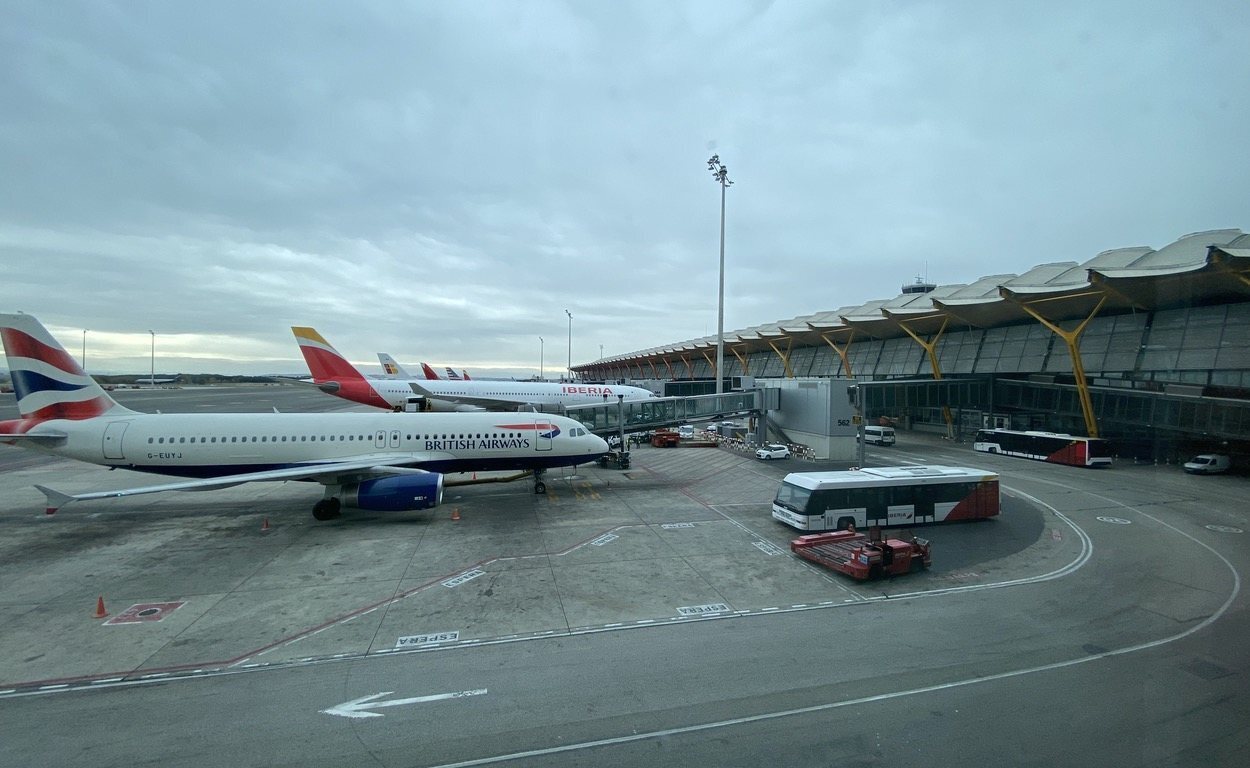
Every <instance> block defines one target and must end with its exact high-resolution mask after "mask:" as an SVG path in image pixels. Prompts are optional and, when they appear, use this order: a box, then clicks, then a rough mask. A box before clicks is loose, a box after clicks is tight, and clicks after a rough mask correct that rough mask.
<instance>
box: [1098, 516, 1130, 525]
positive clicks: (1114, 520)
mask: <svg viewBox="0 0 1250 768" xmlns="http://www.w3.org/2000/svg"><path fill="white" fill-rule="evenodd" d="M1098 519H1099V520H1101V521H1102V522H1104V523H1111V524H1112V525H1132V524H1133V521H1132V520H1125V519H1124V518H1122V517H1105V516H1103V517H1099V518H1098Z"/></svg>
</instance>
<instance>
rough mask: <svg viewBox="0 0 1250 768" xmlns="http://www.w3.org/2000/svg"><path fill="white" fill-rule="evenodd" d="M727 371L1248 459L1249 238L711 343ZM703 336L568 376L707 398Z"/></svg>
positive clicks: (930, 421) (1133, 253)
mask: <svg viewBox="0 0 1250 768" xmlns="http://www.w3.org/2000/svg"><path fill="white" fill-rule="evenodd" d="M724 347H725V353H724V360H725V371H724V377H725V378H726V379H729V378H730V377H733V376H753V377H759V378H798V379H802V378H809V377H822V378H828V377H846V378H849V379H855V380H857V381H859V382H860V383H861V384H862V385H863V387H862V389H863V396H864V416H865V418H866V419H867V420H869V422H870V423H871V422H874V421H876V420H880V419H885V420H889V421H892V422H893V423H895V424H896V426H898V427H899V428H901V429H917V430H928V431H938V432H943V433H946V434H948V435H949V436H950V437H952V438H954V439H971V436H972V433H974V432H975V430H977V429H979V428H982V427H993V426H998V427H1007V428H1012V429H1040V430H1048V431H1055V432H1068V433H1071V434H1082V435H1089V436H1098V437H1104V438H1108V439H1110V440H1112V441H1113V443H1114V445H1115V446H1116V449H1117V452H1118V453H1119V455H1121V456H1122V457H1133V458H1137V459H1146V460H1154V461H1168V462H1174V461H1177V460H1181V461H1183V460H1184V457H1185V456H1187V455H1189V454H1191V453H1196V452H1202V451H1218V452H1221V453H1230V454H1234V455H1235V456H1240V457H1241V459H1242V461H1241V463H1242V464H1243V466H1244V465H1245V464H1246V463H1247V462H1250V235H1247V234H1244V233H1242V231H1241V230H1239V229H1222V230H1213V231H1208V232H1198V233H1194V234H1190V235H1186V236H1184V237H1182V238H1180V239H1179V240H1177V241H1176V242H1173V243H1171V244H1170V245H1167V246H1164V247H1162V248H1159V249H1157V250H1156V249H1154V248H1150V247H1132V248H1116V249H1113V250H1109V251H1104V252H1103V253H1100V254H1098V255H1097V256H1095V257H1093V258H1092V259H1090V260H1089V261H1087V262H1085V263H1083V264H1078V263H1076V262H1056V263H1050V264H1040V265H1038V266H1036V267H1034V268H1033V269H1030V270H1029V271H1027V272H1025V273H1024V274H1022V275H1012V274H998V275H987V276H985V277H982V278H981V279H979V280H977V281H975V282H973V283H971V284H967V285H930V284H925V283H922V282H919V281H917V283H916V284H915V285H909V286H904V288H903V289H902V292H901V293H900V294H899V295H897V296H895V297H894V298H891V299H879V300H874V301H869V302H867V303H864V304H860V305H857V306H847V307H842V308H840V309H836V310H832V311H827V312H819V313H816V314H811V315H804V316H801V317H795V318H792V319H789V320H782V321H779V322H775V323H768V324H765V325H761V326H757V327H754V328H745V329H741V330H736V331H726V332H725V334H724ZM715 361H716V337H715V336H709V337H704V338H699V339H691V340H688V341H681V342H676V343H673V344H666V345H662V346H659V347H653V348H651V349H645V350H640V351H637V352H632V353H629V354H625V355H617V356H613V357H608V358H605V359H602V360H597V361H595V362H593V363H588V364H584V365H580V366H574V370H575V371H577V372H578V374H579V375H580V376H581V377H583V378H588V379H606V380H613V379H618V380H619V379H651V380H657V379H658V380H663V381H665V382H668V383H667V385H666V386H667V387H668V388H669V389H670V392H671V393H672V394H700V393H703V392H708V391H712V390H713V389H714V380H715V379H714V377H715V373H714V372H715Z"/></svg>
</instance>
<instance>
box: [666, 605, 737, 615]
mask: <svg viewBox="0 0 1250 768" xmlns="http://www.w3.org/2000/svg"><path fill="white" fill-rule="evenodd" d="M728 610H729V606H728V605H725V604H724V603H708V604H707V605H684V606H682V607H680V608H678V609H677V613H679V614H681V615H682V616H706V615H707V614H710V613H725V612H727V611H728Z"/></svg>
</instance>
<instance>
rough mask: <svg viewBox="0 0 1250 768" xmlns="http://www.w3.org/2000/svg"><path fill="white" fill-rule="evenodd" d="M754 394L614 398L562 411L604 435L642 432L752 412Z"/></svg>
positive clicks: (755, 396)
mask: <svg viewBox="0 0 1250 768" xmlns="http://www.w3.org/2000/svg"><path fill="white" fill-rule="evenodd" d="M758 397H759V395H758V393H757V392H726V393H724V394H720V395H695V396H693V397H659V398H653V399H648V400H625V401H620V400H618V401H616V402H607V403H604V404H602V405H573V406H569V407H568V408H566V409H565V415H567V416H568V417H570V418H573V419H577V420H578V421H580V422H582V423H583V424H585V425H586V427H587V429H589V430H590V431H591V432H594V433H595V434H597V435H600V436H606V435H610V434H617V433H619V432H621V431H624V432H645V431H648V430H652V429H657V428H659V427H675V426H678V425H680V424H686V423H688V422H691V421H695V420H707V419H715V418H723V417H726V416H738V415H744V414H748V413H752V412H756V411H758V410H759V402H758ZM622 428H623V429H622Z"/></svg>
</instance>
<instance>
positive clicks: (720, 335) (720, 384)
mask: <svg viewBox="0 0 1250 768" xmlns="http://www.w3.org/2000/svg"><path fill="white" fill-rule="evenodd" d="M707 169H708V170H709V171H711V172H712V178H714V179H716V181H717V182H718V183H719V184H720V289H719V290H718V291H717V304H716V394H718V395H719V394H721V393H722V392H724V390H725V381H724V375H723V374H722V373H721V372H722V371H724V370H725V189H726V188H727V187H729V185H730V184H733V182H732V181H730V180H729V169H728V168H726V167H725V164H724V163H722V162H721V161H720V155H712V156H711V157H710V158H708V161H707Z"/></svg>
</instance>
